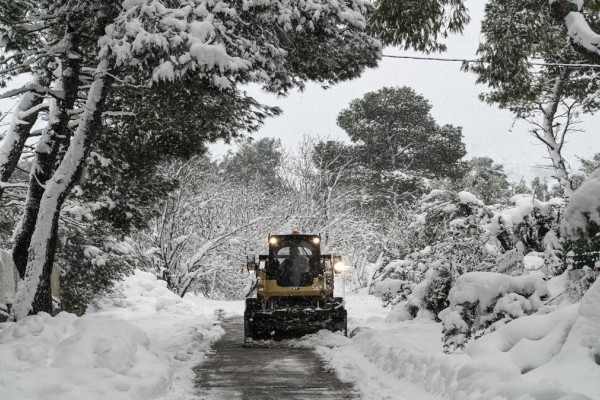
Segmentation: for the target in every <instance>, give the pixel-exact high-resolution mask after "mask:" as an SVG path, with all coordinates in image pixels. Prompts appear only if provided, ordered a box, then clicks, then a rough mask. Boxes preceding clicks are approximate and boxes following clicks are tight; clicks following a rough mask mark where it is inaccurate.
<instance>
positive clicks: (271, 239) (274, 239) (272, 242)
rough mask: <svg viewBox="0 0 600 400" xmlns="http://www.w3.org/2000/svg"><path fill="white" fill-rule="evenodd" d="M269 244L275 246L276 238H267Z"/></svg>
mask: <svg viewBox="0 0 600 400" xmlns="http://www.w3.org/2000/svg"><path fill="white" fill-rule="evenodd" d="M269 244H277V238H276V237H275V236H271V237H270V238H269Z"/></svg>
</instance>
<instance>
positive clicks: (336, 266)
mask: <svg viewBox="0 0 600 400" xmlns="http://www.w3.org/2000/svg"><path fill="white" fill-rule="evenodd" d="M345 269H346V264H344V262H343V261H337V262H336V263H335V264H333V270H334V271H335V273H336V274H341V273H342V272H344V270H345Z"/></svg>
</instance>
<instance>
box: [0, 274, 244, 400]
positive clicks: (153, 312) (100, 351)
mask: <svg viewBox="0 0 600 400" xmlns="http://www.w3.org/2000/svg"><path fill="white" fill-rule="evenodd" d="M218 310H223V311H218ZM219 313H225V315H235V314H240V313H243V303H242V302H218V301H211V300H207V299H203V298H199V297H194V296H186V298H185V299H181V298H179V297H178V296H176V295H174V294H173V293H172V292H170V291H169V290H167V288H166V287H165V285H164V282H160V281H157V280H156V278H155V277H154V276H153V275H152V274H149V273H146V272H136V273H135V275H133V276H131V277H129V278H127V279H126V280H125V281H124V282H122V283H121V284H120V285H119V289H118V291H117V292H116V293H115V294H114V295H113V296H112V297H111V298H109V299H105V300H104V301H102V302H101V303H100V304H98V305H97V306H96V307H95V309H94V310H90V311H89V312H88V313H87V314H86V315H84V316H82V317H76V316H75V315H73V314H68V313H61V314H59V315H57V316H56V317H54V318H52V317H50V316H49V315H47V314H39V315H36V316H30V317H27V318H25V319H23V320H21V321H19V322H18V323H5V324H0V398H1V399H11V400H29V399H32V400H34V399H35V400H37V399H40V400H41V399H44V400H52V399H57V400H58V399H60V400H70V399H73V400H95V399H103V400H106V399H110V400H120V399H123V400H137V399H139V400H145V399H165V400H187V399H190V398H192V397H193V396H192V393H193V379H194V373H193V371H192V367H194V366H195V365H197V364H198V363H199V362H201V360H202V358H203V357H204V355H205V354H206V352H207V351H208V350H209V349H210V345H211V343H212V342H214V341H215V340H216V339H218V338H219V337H220V336H221V335H222V334H223V330H222V329H221V327H220V326H219V324H218V323H217V322H216V321H217V320H218V314H219Z"/></svg>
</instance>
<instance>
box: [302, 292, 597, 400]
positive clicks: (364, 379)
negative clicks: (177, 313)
mask: <svg viewBox="0 0 600 400" xmlns="http://www.w3.org/2000/svg"><path fill="white" fill-rule="evenodd" d="M378 303H380V302H379V300H377V299H375V298H374V297H372V296H369V295H367V294H366V293H365V292H359V294H355V295H349V296H347V298H346V307H347V308H348V313H349V331H351V332H352V333H351V337H350V338H345V337H343V336H341V335H340V334H333V333H329V332H324V331H321V332H319V333H318V334H316V335H312V336H310V337H308V338H306V339H304V341H303V342H304V343H306V344H307V345H313V346H315V347H316V352H317V353H318V354H319V355H320V356H321V357H322V358H323V359H324V360H325V361H326V362H327V363H328V365H329V366H331V367H332V368H333V369H335V370H336V372H337V374H338V375H339V376H340V378H341V379H344V380H348V381H352V382H354V383H355V384H356V385H357V386H358V388H359V389H360V390H361V392H362V395H363V397H364V398H365V399H367V400H369V399H373V400H375V399H377V400H379V399H415V398H419V399H456V400H459V399H460V400H463V399H473V400H474V399H494V400H513V399H514V400H516V399H527V400H558V399H562V400H567V399H569V400H575V399H581V400H583V399H590V397H587V396H585V395H583V394H579V393H576V392H578V389H579V387H578V386H577V385H575V386H572V387H569V386H567V385H564V384H563V382H561V381H558V380H554V379H553V380H548V379H534V378H533V377H528V376H527V374H525V375H522V374H521V368H523V367H524V369H527V367H528V366H527V365H522V364H520V363H519V362H514V358H513V359H512V361H511V357H510V356H506V357H504V358H501V357H497V358H494V357H493V356H494V354H491V353H493V346H501V345H503V344H505V343H504V342H502V339H500V338H498V337H496V338H495V339H492V340H491V341H490V342H489V343H487V345H486V344H483V345H481V347H479V348H478V349H477V351H475V350H473V353H477V355H478V356H477V357H474V358H471V357H470V355H469V354H467V353H464V352H457V353H453V354H443V353H442V343H441V325H440V324H439V323H435V322H433V321H431V320H430V319H427V318H416V319H414V320H409V321H401V322H391V321H390V322H385V315H386V313H387V310H385V309H383V308H382V307H381V306H380V304H378ZM574 307H576V306H571V309H567V310H565V311H564V312H563V314H566V315H568V316H569V317H572V316H573V315H572V314H573V312H572V311H573V310H575V309H576V308H574ZM592 310H593V309H592V308H591V307H589V309H588V314H587V318H588V320H593V321H595V320H596V319H598V313H597V312H593V311H592ZM546 320H548V321H546ZM516 321H518V320H516ZM533 322H534V323H536V321H533ZM546 322H547V323H546ZM544 323H546V324H545V327H540V328H539V330H540V332H541V331H543V330H544V329H545V330H546V331H549V332H550V331H552V329H551V325H552V323H553V321H552V319H551V318H550V317H546V318H545V320H544ZM510 325H511V324H507V325H506V327H510ZM566 325H569V324H566ZM589 326H591V325H590V324H587V325H586V324H583V325H582V328H581V329H580V331H581V332H583V333H582V336H584V337H586V338H589V337H591V336H590V332H589ZM546 328H547V329H546ZM586 329H587V330H586ZM517 330H518V329H517ZM552 332H553V335H560V334H561V330H560V329H558V330H555V331H552ZM562 334H563V336H564V332H563V333H562ZM585 335H587V336H585ZM484 338H485V336H484ZM532 338H533V336H532ZM596 338H597V336H596ZM509 339H510V336H507V337H504V340H505V341H506V340H509ZM554 339H556V338H554V337H549V338H547V339H546V340H545V341H546V342H547V343H546V344H548V343H550V344H552V343H554V341H556V340H554ZM557 340H558V339H557ZM587 342H590V340H589V339H587ZM587 342H586V343H587ZM473 343H477V341H474V342H473ZM546 347H547V346H546ZM588 347H592V348H593V349H597V348H598V347H599V346H598V344H596V343H589V344H588ZM497 349H498V347H497ZM538 350H539V349H538ZM580 352H581V351H580ZM554 354H556V351H555V352H554V353H552V354H547V353H546V354H540V357H541V358H539V359H538V360H534V363H537V364H536V365H539V364H543V363H544V362H546V361H548V358H550V357H552V356H553V355H554ZM507 360H508V361H507ZM517 360H519V359H518V358H517ZM521 360H522V359H521ZM563 368H570V364H569V365H566V364H562V365H559V366H557V367H554V369H551V370H550V372H557V371H559V370H561V369H563ZM587 373H588V374H590V373H592V374H594V373H596V370H588V371H587ZM586 379H588V380H590V378H589V377H586ZM593 381H594V380H593V379H592V380H590V384H591V385H596V384H595V383H594V382H593ZM583 392H584V393H586V394H587V395H591V396H592V398H594V399H599V398H600V397H599V396H600V393H597V394H596V395H594V392H593V391H591V392H590V390H589V389H588V390H585V391H583Z"/></svg>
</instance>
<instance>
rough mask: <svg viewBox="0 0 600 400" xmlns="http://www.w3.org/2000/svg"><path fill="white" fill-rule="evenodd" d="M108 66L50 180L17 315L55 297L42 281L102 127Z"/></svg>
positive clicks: (102, 65)
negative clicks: (66, 204) (64, 206)
mask: <svg viewBox="0 0 600 400" xmlns="http://www.w3.org/2000/svg"><path fill="white" fill-rule="evenodd" d="M108 69H109V63H108V60H102V61H101V62H100V64H99V65H98V68H97V69H96V72H95V74H94V80H93V82H92V85H91V88H90V91H89V93H88V96H87V102H86V105H85V111H84V113H83V115H82V117H81V120H80V123H79V126H78V127H77V131H76V132H75V135H74V136H73V139H72V140H71V144H70V146H69V148H68V150H67V153H66V154H65V156H64V158H63V160H62V162H61V163H60V165H59V166H58V168H57V169H56V172H55V173H54V175H53V176H52V178H51V179H49V180H48V182H47V183H46V190H45V192H44V196H43V197H42V200H41V202H40V208H39V212H38V216H37V220H36V224H35V230H34V232H33V235H32V237H31V245H30V246H29V253H28V261H27V268H26V273H25V279H24V280H23V281H22V282H20V283H19V289H18V291H17V295H16V302H15V307H14V316H15V317H16V319H21V318H24V317H25V316H27V315H28V314H35V313H37V312H39V311H48V309H47V308H46V307H47V306H48V302H49V301H50V302H51V299H50V300H48V295H49V293H47V292H46V285H45V284H42V285H40V282H41V279H42V278H45V277H46V276H48V277H49V276H50V271H51V270H52V264H53V262H54V254H55V251H56V246H55V244H56V240H57V238H56V230H57V227H58V217H59V215H60V208H61V206H62V204H63V203H64V201H65V199H66V197H67V195H68V194H69V192H70V191H71V189H72V188H73V186H74V185H75V183H76V182H77V179H78V178H79V175H80V174H81V171H82V170H83V166H84V163H85V160H86V158H87V157H88V155H89V152H90V149H91V145H92V143H93V141H94V139H95V136H96V135H97V134H98V132H99V131H100V129H101V125H102V112H103V109H104V103H105V100H106V98H107V96H108V92H109V90H110V86H111V84H112V78H110V76H109V75H108V74H107V72H108ZM50 304H51V303H50Z"/></svg>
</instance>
